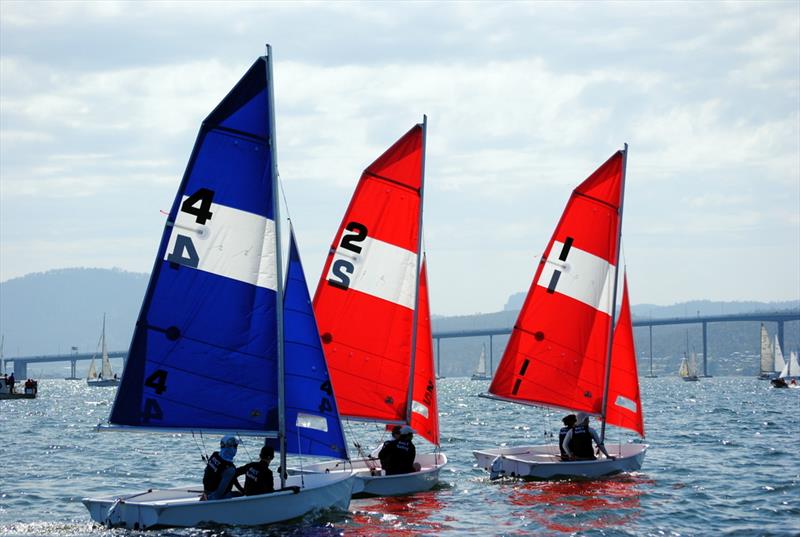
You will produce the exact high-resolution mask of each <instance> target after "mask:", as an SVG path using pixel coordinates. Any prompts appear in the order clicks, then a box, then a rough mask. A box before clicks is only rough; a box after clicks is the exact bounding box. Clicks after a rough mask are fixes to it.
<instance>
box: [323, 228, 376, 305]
mask: <svg viewBox="0 0 800 537" xmlns="http://www.w3.org/2000/svg"><path fill="white" fill-rule="evenodd" d="M344 229H345V231H350V232H351V233H342V239H341V240H340V241H339V248H342V249H344V250H350V251H351V252H354V253H356V254H360V253H361V249H362V247H361V246H360V245H359V244H358V243H360V242H363V241H364V239H366V238H367V233H368V231H367V226H365V225H364V224H362V223H360V222H349V223H348V224H347V225H346V226H345V228H344ZM355 269H356V268H355V266H354V265H353V263H352V262H350V261H349V260H347V259H337V260H336V261H334V262H333V266H332V267H331V273H332V274H333V277H332V278H328V283H329V284H331V285H332V286H334V287H338V288H339V289H345V290H347V289H349V288H350V276H351V275H352V274H353V272H354V271H355Z"/></svg>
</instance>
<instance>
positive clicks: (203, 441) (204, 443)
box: [200, 431, 208, 460]
mask: <svg viewBox="0 0 800 537" xmlns="http://www.w3.org/2000/svg"><path fill="white" fill-rule="evenodd" d="M200 442H202V444H203V456H204V457H205V458H206V460H208V449H206V439H205V437H204V436H203V431H200Z"/></svg>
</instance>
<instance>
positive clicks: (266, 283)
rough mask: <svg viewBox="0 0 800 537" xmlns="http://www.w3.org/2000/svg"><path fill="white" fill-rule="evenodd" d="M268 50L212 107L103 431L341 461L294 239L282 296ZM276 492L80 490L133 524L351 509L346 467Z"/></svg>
mask: <svg viewBox="0 0 800 537" xmlns="http://www.w3.org/2000/svg"><path fill="white" fill-rule="evenodd" d="M271 64H272V51H271V48H269V47H267V55H266V56H264V57H261V58H259V59H258V60H257V61H256V62H255V64H254V65H253V66H252V67H251V68H250V69H249V70H248V72H247V73H246V74H245V75H244V77H243V78H242V79H241V80H240V81H239V83H238V84H237V85H236V86H235V87H234V88H233V89H232V90H231V92H230V93H229V94H228V95H227V97H225V99H224V100H223V101H222V102H220V104H219V105H218V106H217V107H216V108H215V109H214V111H213V112H211V114H210V115H209V116H208V117H207V118H206V120H205V121H204V122H203V125H202V127H201V129H200V133H199V135H198V138H197V141H196V143H195V147H194V150H193V152H192V156H191V158H190V160H189V164H188V166H187V170H186V173H185V174H184V177H183V180H182V182H181V185H180V187H179V189H178V193H177V196H176V198H175V202H174V204H173V206H172V209H171V211H170V213H169V217H168V219H167V224H166V226H165V229H164V232H163V235H162V239H161V245H160V247H159V250H158V255H157V258H156V261H155V265H154V267H153V272H152V275H151V277H150V283H149V284H148V288H147V292H146V295H145V298H144V302H143V304H142V308H141V311H140V313H139V319H138V321H137V323H136V329H135V331H134V335H133V340H132V342H131V347H130V351H129V358H128V361H127V364H126V367H125V374H124V375H123V377H122V384H121V385H120V387H119V390H118V391H117V397H116V399H115V401H114V406H113V409H112V411H111V416H110V419H109V422H110V425H108V426H105V427H103V428H101V430H123V431H124V430H128V431H154V432H192V433H194V432H202V433H206V434H211V433H219V434H229V433H234V434H239V435H250V436H257V437H265V438H267V439H268V441H269V442H270V443H274V445H277V447H278V448H279V449H280V466H281V467H282V468H286V454H287V452H291V453H296V454H302V455H319V456H328V457H335V458H339V459H344V458H346V457H347V451H346V448H345V443H344V435H343V433H342V428H341V423H340V420H339V416H338V412H337V407H336V401H335V400H334V398H333V396H332V391H331V384H330V379H329V378H328V373H327V368H326V365H325V360H324V356H323V354H322V345H321V343H320V341H319V332H318V331H317V326H316V323H315V321H314V313H313V310H312V308H311V303H310V297H309V294H308V288H307V285H306V280H305V276H304V274H303V271H302V266H301V265H300V259H299V256H298V255H297V248H296V245H295V242H294V238H292V239H291V244H290V254H289V269H288V281H287V283H286V289H285V294H284V283H283V274H282V273H283V266H282V259H281V257H282V255H281V254H282V252H281V249H280V246H279V245H280V244H281V242H280V235H281V234H280V231H281V226H280V213H279V201H278V200H279V198H278V184H277V166H276V160H275V159H276V155H275V119H274V106H273V90H272V65H271ZM275 474H276V477H275V490H276V492H274V493H270V494H262V495H257V496H242V497H236V498H228V499H220V500H209V501H201V499H200V497H201V493H202V492H203V487H202V485H199V484H194V485H189V486H182V487H177V488H170V489H162V490H159V489H149V490H146V491H144V492H134V493H129V492H128V493H122V494H113V495H108V496H105V497H98V498H85V499H84V500H83V503H84V504H85V505H86V507H87V508H88V510H89V512H90V514H91V517H92V519H94V520H95V521H97V522H100V523H103V524H106V525H110V526H120V527H125V528H132V529H144V528H154V527H164V526H184V527H185V526H198V525H205V524H235V525H261V524H269V523H273V522H280V521H285V520H289V519H293V518H296V517H300V516H303V515H305V514H307V513H309V512H312V511H315V510H319V509H330V508H335V509H341V510H346V509H347V508H348V506H349V503H350V497H351V493H352V488H353V483H354V478H353V477H352V475H351V474H350V473H349V472H342V473H338V474H319V475H307V476H290V477H287V476H286V475H285V473H284V472H275Z"/></svg>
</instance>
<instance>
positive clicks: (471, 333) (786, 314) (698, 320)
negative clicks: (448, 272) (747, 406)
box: [433, 310, 800, 377]
mask: <svg viewBox="0 0 800 537" xmlns="http://www.w3.org/2000/svg"><path fill="white" fill-rule="evenodd" d="M748 321H751V322H752V321H756V322H762V323H766V322H774V323H777V325H778V341H779V342H780V345H781V348H782V349H783V348H785V346H784V344H783V328H784V326H783V325H784V323H786V322H790V321H800V310H797V311H778V312H759V313H741V314H731V315H697V316H694V317H691V316H690V317H670V318H663V319H634V320H633V327H634V328H637V327H647V328H648V329H649V332H650V333H649V337H650V370H651V371H652V369H653V327H654V326H667V325H677V324H701V325H702V328H703V376H704V377H707V376H708V361H707V360H708V325H709V323H729V322H748ZM510 333H511V327H509V328H483V329H477V330H451V331H437V332H434V333H433V339H434V340H436V359H437V363H436V370H437V371H441V352H440V344H441V341H442V340H443V339H448V338H460V337H488V338H489V364H490V367H489V371H494V356H493V352H492V339H493V338H494V336H507V335H509V334H510Z"/></svg>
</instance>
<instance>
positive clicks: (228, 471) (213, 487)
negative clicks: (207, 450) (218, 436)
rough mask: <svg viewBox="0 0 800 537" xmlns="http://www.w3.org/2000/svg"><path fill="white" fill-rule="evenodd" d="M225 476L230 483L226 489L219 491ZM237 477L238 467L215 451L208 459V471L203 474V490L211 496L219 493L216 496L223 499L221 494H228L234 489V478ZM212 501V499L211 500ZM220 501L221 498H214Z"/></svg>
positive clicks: (226, 484) (226, 485)
mask: <svg viewBox="0 0 800 537" xmlns="http://www.w3.org/2000/svg"><path fill="white" fill-rule="evenodd" d="M223 476H227V478H228V483H225V489H224V490H221V491H218V489H219V488H220V485H222V484H223V483H222V481H223ZM235 476H236V466H235V465H234V464H233V463H232V462H228V461H226V460H225V459H223V458H222V457H220V455H219V451H215V452H214V453H212V454H211V456H210V457H209V458H208V463H207V464H206V470H205V472H204V473H203V490H204V491H205V493H206V494H208V495H211V494H214V493H215V492H218V494H216V495H215V496H219V497H221V494H220V493H223V494H227V493H229V492H230V491H231V487H233V478H232V477H235ZM209 499H211V498H209ZM214 499H219V498H214Z"/></svg>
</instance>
